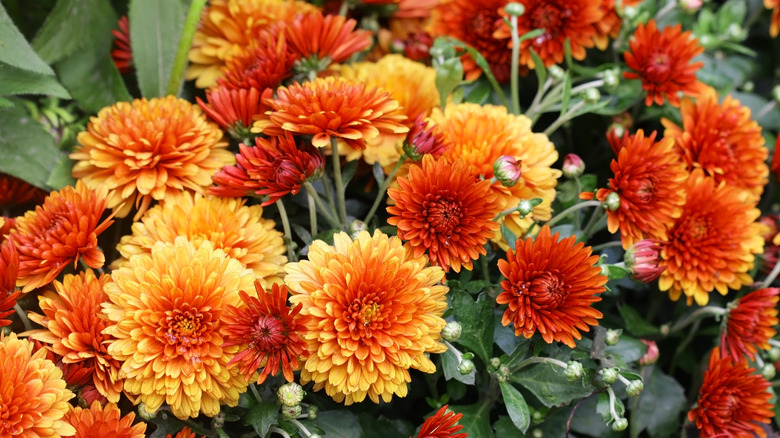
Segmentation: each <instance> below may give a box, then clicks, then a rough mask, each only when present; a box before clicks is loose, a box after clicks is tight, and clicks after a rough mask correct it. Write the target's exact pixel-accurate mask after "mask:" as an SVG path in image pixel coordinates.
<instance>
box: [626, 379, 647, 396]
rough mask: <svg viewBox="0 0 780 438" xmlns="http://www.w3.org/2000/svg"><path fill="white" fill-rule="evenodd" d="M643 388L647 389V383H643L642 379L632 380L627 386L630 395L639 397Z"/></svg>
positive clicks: (627, 392)
mask: <svg viewBox="0 0 780 438" xmlns="http://www.w3.org/2000/svg"><path fill="white" fill-rule="evenodd" d="M643 389H645V384H644V383H642V380H641V379H636V380H632V381H631V383H629V384H628V386H627V387H626V394H628V396H629V397H638V396H639V394H641V393H642V390H643Z"/></svg>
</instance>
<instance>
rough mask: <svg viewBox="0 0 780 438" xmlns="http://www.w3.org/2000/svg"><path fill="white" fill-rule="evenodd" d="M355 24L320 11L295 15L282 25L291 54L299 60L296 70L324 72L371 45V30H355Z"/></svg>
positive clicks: (355, 22)
mask: <svg viewBox="0 0 780 438" xmlns="http://www.w3.org/2000/svg"><path fill="white" fill-rule="evenodd" d="M356 25H357V21H355V20H354V19H351V18H350V19H346V18H345V17H342V16H340V15H325V16H323V14H322V12H319V11H318V12H313V13H311V14H301V15H298V16H297V17H296V18H295V20H293V21H292V23H290V24H288V25H287V26H285V36H286V37H287V42H288V43H289V44H290V51H291V52H292V53H293V55H294V56H295V57H296V58H298V61H297V62H296V67H295V69H296V70H298V71H303V72H313V74H314V75H316V73H317V72H320V71H322V70H325V69H326V68H327V67H328V66H329V65H330V64H331V63H341V62H344V61H346V60H347V59H349V57H350V56H352V55H353V54H355V53H358V52H361V51H363V50H365V49H367V48H368V47H369V46H370V45H371V31H369V30H365V29H358V30H355V26H356Z"/></svg>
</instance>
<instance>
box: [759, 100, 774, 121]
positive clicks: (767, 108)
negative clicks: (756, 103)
mask: <svg viewBox="0 0 780 438" xmlns="http://www.w3.org/2000/svg"><path fill="white" fill-rule="evenodd" d="M776 106H777V101H776V100H772V101H770V102H769V103H767V104H766V105H764V106H762V107H761V109H760V110H758V111H756V115H755V116H753V120H759V119H761V118H762V117H764V116H765V115H767V114H768V113H769V111H772V110H773V109H775V107H776Z"/></svg>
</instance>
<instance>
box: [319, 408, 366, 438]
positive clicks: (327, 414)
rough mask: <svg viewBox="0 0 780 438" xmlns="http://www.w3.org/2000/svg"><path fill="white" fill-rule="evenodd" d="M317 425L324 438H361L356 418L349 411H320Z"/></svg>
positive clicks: (360, 430)
mask: <svg viewBox="0 0 780 438" xmlns="http://www.w3.org/2000/svg"><path fill="white" fill-rule="evenodd" d="M317 425H318V426H319V427H320V429H322V430H323V432H325V437H326V438H361V435H362V433H363V431H362V429H361V427H360V424H359V423H358V418H357V416H355V414H353V413H352V412H350V411H344V410H335V411H320V412H319V414H318V415H317Z"/></svg>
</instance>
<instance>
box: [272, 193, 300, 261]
mask: <svg viewBox="0 0 780 438" xmlns="http://www.w3.org/2000/svg"><path fill="white" fill-rule="evenodd" d="M276 208H278V209H279V216H281V218H282V228H283V229H284V240H286V241H287V242H286V243H287V259H288V260H290V261H296V258H295V251H293V240H292V233H291V232H290V220H289V218H288V217H287V209H285V208H284V203H283V202H282V200H281V199H280V200H278V201H276Z"/></svg>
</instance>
